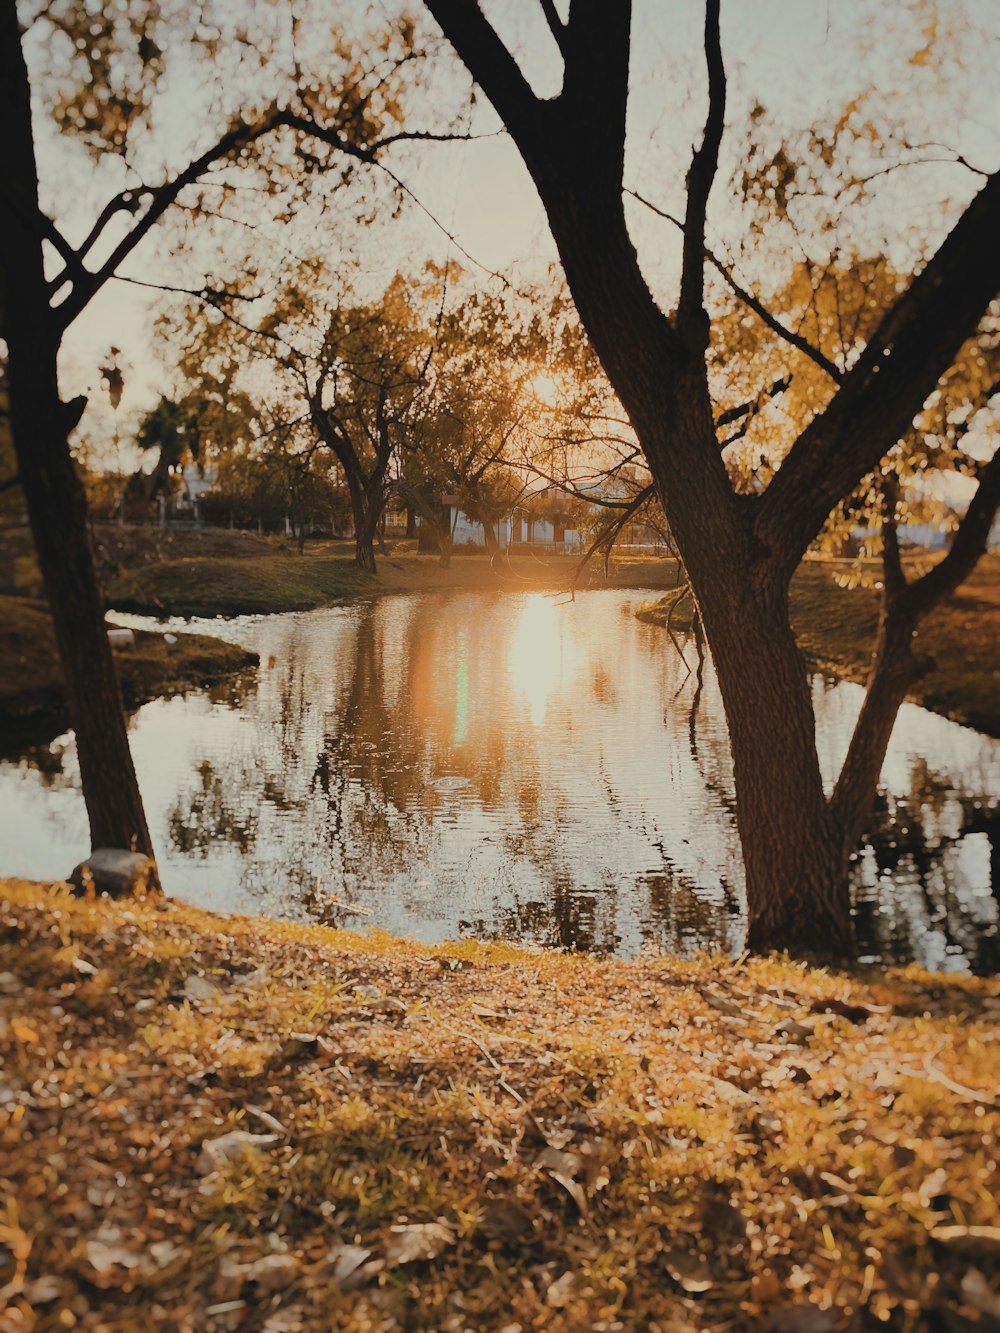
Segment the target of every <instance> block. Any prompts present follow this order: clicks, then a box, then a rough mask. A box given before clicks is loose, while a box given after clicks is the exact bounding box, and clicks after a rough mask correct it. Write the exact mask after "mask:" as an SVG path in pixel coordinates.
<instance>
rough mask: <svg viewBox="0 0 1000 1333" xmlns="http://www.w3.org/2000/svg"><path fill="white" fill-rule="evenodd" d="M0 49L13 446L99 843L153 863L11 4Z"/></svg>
mask: <svg viewBox="0 0 1000 1333" xmlns="http://www.w3.org/2000/svg"><path fill="white" fill-rule="evenodd" d="M0 44H2V57H0V59H2V65H0V87H2V89H3V92H2V103H0V104H2V107H3V122H4V125H5V126H6V127H7V149H8V156H7V170H8V173H9V174H8V181H7V187H8V189H9V190H10V194H9V195H8V199H9V200H10V202H5V205H4V208H3V217H4V221H5V227H4V231H5V241H4V246H3V248H2V250H0V279H2V282H3V292H2V296H3V309H4V311H5V312H6V319H5V327H4V336H5V338H6V341H7V348H8V386H9V393H10V420H11V430H12V434H13V437H14V447H15V450H16V453H17V459H18V467H19V471H20V477H21V483H22V486H23V488H24V497H25V502H26V504H27V508H28V517H29V520H30V523H31V528H32V533H33V535H34V539H35V547H36V551H37V555H38V563H39V567H40V569H41V572H42V578H43V580H44V583H45V591H46V594H47V596H48V600H49V606H50V609H51V612H52V620H53V626H54V629H55V636H56V642H57V644H58V647H59V656H60V660H61V663H62V670H63V676H64V679H65V683H66V694H67V698H68V701H69V709H70V718H71V720H72V723H73V728H74V731H75V732H76V746H77V754H78V757H79V762H80V776H81V781H82V785H83V796H84V801H85V802H86V806H87V814H88V816H89V819H90V836H91V844H92V846H93V847H131V848H134V849H136V850H138V851H142V852H145V853H147V854H149V855H151V854H152V844H151V841H150V837H149V830H148V828H147V825H146V817H145V814H144V811H143V806H142V798H141V796H140V794H139V787H138V783H137V781H136V775H135V769H134V766H133V763H132V756H131V754H130V752H129V746H128V735H127V731H126V727H125V714H124V710H123V707H122V697H121V689H120V686H119V683H118V676H117V673H116V671H115V665H114V660H113V658H112V654H111V648H110V645H109V643H108V636H107V630H106V628H105V623H104V599H103V597H102V595H101V590H100V588H99V586H98V582H97V575H96V570H95V566H94V559H93V552H92V549H91V543H90V534H89V530H88V524H87V505H86V498H85V495H84V491H83V487H82V485H81V482H80V479H79V477H78V476H77V474H76V470H75V467H74V464H73V460H72V457H71V455H70V450H69V442H68V437H69V434H70V432H71V431H72V430H73V428H74V426H75V425H76V422H77V421H78V419H79V415H80V411H81V410H82V404H80V403H79V402H77V403H75V404H64V403H63V402H61V401H60V398H59V386H58V377H57V366H56V360H57V355H58V351H59V342H60V331H59V328H58V326H57V323H56V319H55V317H54V316H53V314H52V312H51V311H50V307H49V297H48V292H47V289H46V283H45V275H44V270H43V266H42V247H41V237H40V233H39V229H38V218H39V213H38V181H37V172H36V168H35V160H34V146H33V140H32V134H31V119H30V109H29V95H28V81H27V72H26V70H25V67H24V61H23V56H22V54H21V47H20V39H19V34H18V30H17V20H16V16H15V13H14V6H13V5H11V6H5V7H4V16H3V20H2V28H0Z"/></svg>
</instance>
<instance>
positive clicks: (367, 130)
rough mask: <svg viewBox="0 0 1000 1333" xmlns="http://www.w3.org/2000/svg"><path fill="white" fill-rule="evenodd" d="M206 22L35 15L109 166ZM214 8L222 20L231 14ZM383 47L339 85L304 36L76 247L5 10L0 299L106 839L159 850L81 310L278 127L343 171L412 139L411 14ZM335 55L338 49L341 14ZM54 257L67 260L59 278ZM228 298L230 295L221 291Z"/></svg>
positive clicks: (208, 291) (95, 831)
mask: <svg viewBox="0 0 1000 1333" xmlns="http://www.w3.org/2000/svg"><path fill="white" fill-rule="evenodd" d="M220 12H221V11H220ZM262 12H263V11H262ZM179 16H180V17H179ZM210 17H211V16H210V15H209V14H207V13H199V14H198V15H197V17H196V20H195V24H196V27H195V30H194V32H193V33H192V34H191V41H190V42H183V41H177V40H176V32H171V30H170V23H171V22H172V21H173V22H179V21H181V19H182V18H183V20H184V21H185V22H190V15H188V14H187V13H186V12H185V10H184V7H181V8H180V9H179V10H176V11H175V10H174V9H173V8H172V7H169V6H167V7H163V6H159V5H153V4H150V5H145V4H143V3H142V2H141V0H135V3H133V2H132V0H121V3H119V4H115V5H106V6H104V7H103V8H102V9H101V13H100V15H96V14H93V13H91V11H90V8H89V7H87V6H74V5H65V4H58V3H57V4H53V5H47V6H45V8H44V10H43V11H41V13H40V14H39V15H38V16H37V17H35V19H34V23H35V24H36V25H38V24H40V25H46V26H47V32H48V36H49V41H48V42H47V45H46V58H47V61H48V63H49V68H50V69H51V70H52V71H53V72H54V74H55V82H56V84H57V87H56V88H55V90H54V92H53V104H54V109H55V111H56V114H57V117H58V118H59V119H60V120H61V125H62V128H63V129H64V130H66V131H67V132H70V133H73V134H76V135H78V136H80V137H81V138H82V139H85V140H86V142H87V143H88V144H89V145H90V146H91V147H92V149H93V154H94V156H95V157H96V158H97V159H99V160H100V159H102V158H103V159H107V158H109V157H114V156H119V157H121V158H122V159H123V167H124V169H125V171H126V172H127V170H128V163H127V153H128V150H129V148H130V146H131V145H130V139H129V135H130V131H132V130H133V129H134V128H135V127H137V126H140V127H141V126H144V123H145V122H147V121H148V113H149V106H150V99H151V95H152V92H153V90H154V89H155V87H156V84H157V82H158V80H159V78H160V76H161V75H162V73H163V71H164V68H165V55H164V44H165V43H167V42H168V41H169V39H170V38H171V37H174V38H175V42H174V45H175V49H178V50H180V51H182V52H189V51H190V50H191V49H193V48H194V47H200V48H202V49H203V52H204V53H205V54H207V56H208V57H209V58H210V59H211V60H213V61H218V59H219V58H220V55H221V51H220V43H219V42H218V41H217V39H216V38H213V37H211V36H209V37H208V38H205V39H204V40H203V39H202V36H201V34H202V33H203V32H207V33H209V34H211V32H212V26H211V22H210V21H209V19H210ZM215 18H216V19H217V20H220V25H221V24H222V20H221V19H220V15H219V14H216V15H215ZM292 26H293V27H295V26H296V25H295V24H294V23H293V25H292ZM283 40H284V34H282V37H281V39H280V40H279V39H276V38H274V34H273V33H272V34H271V41H270V42H268V41H263V40H262V41H260V42H255V41H254V40H253V39H252V38H251V37H249V36H247V35H244V36H243V37H242V39H238V38H237V39H234V43H233V45H234V48H240V50H239V54H241V55H242V56H243V57H245V58H246V63H247V64H248V65H249V64H251V63H252V60H253V59H255V60H257V61H258V62H259V67H260V68H263V67H264V66H265V65H266V64H267V62H268V60H269V59H273V60H274V61H275V64H276V68H279V69H281V70H282V71H283V70H284V66H283V65H281V64H280V62H278V60H277V54H276V50H277V47H278V46H279V45H280V42H281V41H283ZM373 45H374V46H376V47H377V48H378V53H377V54H376V56H375V57H374V58H373V64H372V66H369V67H367V68H366V67H364V66H362V65H359V64H358V62H357V61H356V60H355V59H354V58H353V56H352V55H351V53H350V51H349V50H347V49H346V47H345V46H344V44H343V43H337V42H334V44H333V56H334V59H336V60H337V61H338V62H339V73H340V76H341V77H339V78H336V77H335V78H333V79H331V80H328V82H327V85H326V92H325V93H324V92H322V91H321V90H320V88H319V86H318V83H317V84H315V85H313V84H311V83H310V81H309V78H308V76H307V74H306V72H305V71H304V70H303V68H302V66H301V63H300V56H299V49H298V48H297V49H296V52H295V56H294V59H293V66H294V68H293V70H291V71H290V75H289V78H290V83H289V87H288V88H286V89H284V90H283V91H284V96H283V97H282V99H281V100H280V101H279V100H277V99H275V100H273V101H268V100H267V98H266V97H263V98H261V97H260V94H259V92H258V94H257V97H256V98H254V97H249V96H248V98H247V105H245V106H243V107H238V108H232V109H230V118H228V127H227V128H225V130H224V131H223V132H222V133H221V134H220V135H219V137H218V139H217V140H216V141H215V142H214V143H213V144H211V145H210V146H209V147H207V148H206V149H204V150H203V151H202V152H200V153H199V154H197V155H196V156H195V157H193V158H192V159H191V160H190V161H188V162H187V163H186V165H184V166H183V167H181V168H179V169H178V170H176V171H174V172H171V173H168V175H167V176H166V178H165V179H163V180H162V182H161V184H159V185H157V186H151V185H149V184H147V183H145V182H143V183H141V184H130V185H129V186H127V187H126V188H125V189H123V190H121V191H119V192H118V193H117V194H115V195H113V196H112V197H111V198H110V199H109V200H108V201H107V203H106V204H105V206H104V207H103V208H102V209H101V210H100V211H99V213H98V215H97V217H96V219H95V221H94V224H93V226H92V227H91V228H90V230H89V233H88V234H87V235H86V236H85V237H84V239H83V240H82V241H81V242H80V243H79V244H77V245H73V244H71V243H70V242H69V240H68V239H67V236H66V235H64V234H63V232H62V231H60V229H59V228H58V227H57V226H56V224H55V223H54V222H53V221H52V219H51V218H50V217H49V216H48V215H47V214H46V213H45V212H44V210H43V208H42V206H41V200H40V193H39V173H38V165H37V160H36V151H35V133H34V128H33V125H32V115H31V94H32V88H31V84H30V80H29V74H28V67H27V63H26V60H25V53H24V50H23V48H22V32H21V30H20V28H19V25H18V19H17V12H16V8H15V5H14V4H13V3H8V4H6V5H4V7H3V14H2V17H0V117H2V123H3V126H4V129H5V135H6V145H7V159H6V171H5V179H4V184H3V188H2V194H0V217H2V218H3V223H4V228H3V230H4V243H3V245H2V247H0V303H2V309H3V311H4V326H3V337H4V341H5V343H6V348H7V364H6V375H7V383H8V388H9V397H10V423H11V430H12V435H13V442H14V448H15V451H16V455H17V462H18V474H19V477H20V483H21V486H22V488H23V494H24V498H25V503H26V506H27V510H28V517H29V520H30V523H31V528H32V533H33V535H34V539H35V546H36V551H37V555H38V562H39V566H40V569H41V573H42V577H43V580H44V583H45V589H46V594H47V597H48V601H49V606H50V609H51V613H52V618H53V625H54V628H55V634H56V641H57V644H58V648H59V655H60V660H61V663H62V667H63V675H64V677H65V681H66V692H67V698H68V702H69V711H70V717H71V720H72V722H73V727H74V730H75V733H76V742H77V751H78V755H79V762H80V774H81V782H82V786H83V793H84V800H85V802H86V806H87V813H88V816H89V819H90V829H91V840H92V844H93V845H94V846H95V847H96V846H102V845H108V846H134V847H136V848H138V849H140V850H143V851H145V852H152V845H151V841H150V836H149V830H148V827H147V824H146V817H145V812H144V810H143V805H142V798H141V796H140V793H139V788H138V783H137V781H136V776H135V769H134V766H133V763H132V758H131V754H130V751H129V746H128V738H127V734H126V728H125V720H124V713H123V709H122V698H121V691H120V688H119V685H118V680H117V676H116V674H115V669H114V663H113V660H112V656H111V650H110V647H109V644H108V640H107V634H106V632H105V626H104V599H103V596H102V594H101V590H100V587H99V584H98V580H97V576H96V572H95V567H94V559H93V553H92V550H91V543H90V537H89V532H88V525H87V507H86V498H85V494H84V491H83V488H82V486H81V483H80V479H79V477H78V475H77V473H76V471H75V468H74V463H73V458H72V454H71V449H70V437H71V436H72V433H73V431H74V430H75V428H76V427H77V425H78V424H79V422H80V419H81V416H82V414H83V411H84V409H85V406H86V400H85V399H84V398H82V397H80V398H75V399H73V400H71V401H69V402H65V401H63V399H62V398H61V396H60V388H59V374H58V357H59V351H60V346H61V344H62V341H63V338H64V335H65V334H66V331H67V330H68V329H69V328H70V326H71V325H72V324H73V322H74V320H76V319H77V317H78V316H79V315H80V314H81V312H82V311H83V310H85V309H86V308H87V306H88V305H89V304H90V302H91V301H92V300H93V299H94V297H95V296H96V295H97V294H98V293H99V292H100V291H101V290H102V289H103V288H104V287H105V285H106V284H107V283H108V282H109V281H111V280H112V279H114V278H115V277H116V276H118V274H119V273H120V270H121V267H122V265H123V264H124V263H125V261H126V260H127V259H128V258H129V256H130V255H132V254H133V253H134V252H135V250H136V249H137V247H139V246H140V245H141V243H142V242H143V241H144V239H145V238H146V237H147V236H148V234H149V233H150V231H151V230H152V228H153V227H154V226H155V225H156V224H157V223H158V222H159V221H160V220H161V219H162V218H163V217H164V215H165V214H166V213H167V212H168V210H170V209H171V208H172V207H173V206H174V205H177V204H179V203H182V202H183V201H184V200H185V199H187V198H189V196H190V193H191V190H192V187H194V186H196V185H197V184H198V183H199V182H200V181H202V179H203V178H204V177H205V176H206V174H207V173H209V172H210V170H211V169H212V168H213V167H216V166H218V165H219V164H233V163H236V162H239V161H241V160H243V159H246V157H247V156H248V155H249V153H250V152H251V150H252V149H253V148H254V147H255V146H257V145H260V144H261V143H262V142H264V141H265V140H266V139H268V138H269V137H271V138H273V139H274V140H276V141H278V143H279V144H281V143H282V142H284V141H285V139H287V137H288V136H292V137H293V138H294V141H295V142H296V143H298V142H299V141H300V139H301V138H302V136H306V135H308V136H310V141H311V142H312V143H314V144H317V145H322V146H324V149H325V150H329V153H330V157H331V158H332V159H333V161H335V162H336V163H338V164H339V166H340V174H341V176H344V175H345V174H346V172H347V164H349V163H351V162H363V163H374V162H375V161H376V160H377V158H378V154H379V152H380V151H381V150H383V149H385V148H386V147H388V146H389V145H391V144H392V143H394V142H398V138H399V135H400V134H402V131H401V130H400V129H399V126H400V123H401V116H402V107H401V103H400V100H399V92H400V89H399V78H398V71H399V69H400V68H401V67H402V66H405V65H406V64H408V62H409V61H410V60H411V59H412V58H413V57H414V56H415V54H416V46H415V38H414V32H413V28H412V24H410V23H408V22H404V23H403V24H401V25H400V26H399V28H398V29H397V30H396V31H395V32H394V33H388V34H387V35H386V36H385V38H384V40H383V41H382V42H381V43H377V42H376V43H374V44H373ZM313 49H315V44H314V48H313ZM322 49H323V51H324V53H325V54H326V56H327V58H329V53H330V49H331V48H330V45H329V27H328V26H327V29H326V39H325V40H323V41H322ZM187 72H188V74H190V73H191V71H190V70H189V71H187ZM215 82H216V83H218V80H215ZM223 123H224V124H225V123H226V122H225V121H223ZM282 136H285V139H283V137H282ZM304 157H305V154H304V150H303V156H302V157H300V158H297V159H296V160H297V161H298V162H299V165H302V162H303V160H304ZM308 165H309V168H310V170H312V171H313V172H319V171H324V170H328V169H329V168H330V167H331V165H332V162H331V161H330V160H321V159H320V158H319V157H317V155H316V153H315V152H313V153H311V154H309V155H308ZM157 169H158V170H159V169H160V168H159V167H157ZM133 179H134V178H133ZM215 183H216V185H218V182H215ZM193 204H194V201H192V206H193ZM47 260H52V261H54V267H55V271H54V273H53V274H52V276H50V273H49V269H48V268H47ZM135 280H136V279H133V281H135ZM138 281H140V282H142V281H143V280H142V279H139V280H138ZM154 285H155V284H154ZM202 294H203V295H204V296H205V297H206V298H207V297H209V296H210V295H213V289H212V288H211V286H210V285H208V284H206V286H205V287H204V288H203V289H202ZM214 295H215V296H216V297H217V298H218V299H222V297H221V296H219V294H218V293H217V292H214Z"/></svg>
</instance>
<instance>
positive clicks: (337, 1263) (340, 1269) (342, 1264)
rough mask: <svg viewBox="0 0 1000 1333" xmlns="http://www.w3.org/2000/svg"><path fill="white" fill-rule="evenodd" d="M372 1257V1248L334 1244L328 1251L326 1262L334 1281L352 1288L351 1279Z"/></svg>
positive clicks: (346, 1287)
mask: <svg viewBox="0 0 1000 1333" xmlns="http://www.w3.org/2000/svg"><path fill="white" fill-rule="evenodd" d="M371 1257H372V1252H371V1250H366V1249H364V1248H363V1246H361V1245H334V1246H333V1247H332V1248H331V1249H330V1250H329V1252H328V1253H327V1256H326V1263H327V1266H328V1267H329V1270H330V1276H331V1277H332V1278H333V1280H334V1282H337V1283H339V1284H340V1286H342V1287H344V1288H345V1289H347V1290H350V1288H349V1286H348V1283H349V1282H350V1279H351V1278H352V1277H353V1276H354V1275H355V1273H357V1271H358V1270H359V1269H360V1268H361V1266H362V1264H364V1263H366V1262H367V1260H369V1259H370V1258H371Z"/></svg>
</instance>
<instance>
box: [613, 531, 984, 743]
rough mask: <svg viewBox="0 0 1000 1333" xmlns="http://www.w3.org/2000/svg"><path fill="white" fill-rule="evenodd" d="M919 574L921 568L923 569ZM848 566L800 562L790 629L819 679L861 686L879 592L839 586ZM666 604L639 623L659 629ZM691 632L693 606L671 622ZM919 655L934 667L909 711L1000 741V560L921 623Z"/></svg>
mask: <svg viewBox="0 0 1000 1333" xmlns="http://www.w3.org/2000/svg"><path fill="white" fill-rule="evenodd" d="M923 567H926V565H924V566H923ZM849 569H850V565H849V562H846V561H844V562H840V561H820V560H815V561H806V562H805V563H804V564H803V565H801V566H800V567H799V569H798V571H797V572H796V574H795V577H794V578H793V580H792V586H791V612H792V625H793V626H794V629H795V633H796V635H797V637H798V640H799V645H800V646H801V648H802V650H803V651H804V652H805V653H806V655H807V656H808V657H809V659H810V660H811V661H812V662H813V663H814V664H815V665H816V666H817V667H818V668H819V669H820V670H823V671H827V672H829V673H830V674H831V675H834V676H838V677H840V678H841V679H844V680H854V681H857V682H858V683H861V684H863V683H864V681H865V679H866V678H867V675H868V670H869V665H870V662H871V654H872V649H873V647H874V643H875V634H876V630H877V628H878V616H879V600H880V596H881V594H880V592H879V591H878V589H877V588H876V587H874V586H872V584H873V583H874V580H875V571H869V576H870V579H871V583H870V584H859V585H857V586H855V587H846V586H844V585H843V584H842V583H841V582H839V581H838V577H839V578H841V579H843V578H844V577H845V576H846V575H847V573H848V572H849ZM670 600H671V598H670V597H669V595H668V597H667V598H665V599H663V601H658V602H655V603H651V604H650V605H649V606H647V607H646V608H644V609H643V610H642V611H640V613H639V614H640V618H641V619H643V620H647V621H649V622H650V623H652V624H657V625H664V624H665V623H666V619H667V612H666V606H667V604H669V601H670ZM690 625H691V601H690V598H687V599H686V600H685V601H684V602H681V603H680V604H679V605H678V607H677V609H676V611H675V612H674V613H673V615H672V617H671V626H672V628H673V629H674V630H675V631H681V632H683V631H685V630H687V629H689V628H690ZM920 650H921V652H924V653H927V654H929V655H930V657H931V658H933V660H934V667H933V669H932V670H931V671H929V672H928V674H927V675H926V676H924V677H923V678H922V679H921V680H919V681H917V683H916V684H915V685H914V687H913V689H912V690H911V692H910V694H909V696H908V697H909V698H910V700H911V701H912V702H913V703H918V704H922V705H923V707H924V708H929V709H931V710H932V711H933V712H935V713H941V714H943V715H944V716H945V717H950V718H953V719H954V720H955V721H956V722H963V723H965V724H966V725H968V726H970V727H976V728H978V730H980V731H984V732H986V733H987V734H988V735H990V736H1000V554H997V553H991V554H989V555H987V556H985V557H984V558H983V559H982V560H981V561H980V563H979V565H978V566H977V568H976V570H975V571H974V573H973V575H972V577H971V578H970V579H969V580H968V581H967V582H966V583H965V584H964V585H963V586H962V587H961V588H960V589H959V590H958V592H957V593H955V594H954V595H953V596H952V597H949V598H948V599H947V600H946V601H944V602H943V603H942V604H941V605H940V606H939V607H938V608H937V609H936V610H935V611H934V612H933V614H932V615H931V616H930V617H929V618H928V619H927V621H926V622H925V624H924V627H923V629H922V631H921V636H920Z"/></svg>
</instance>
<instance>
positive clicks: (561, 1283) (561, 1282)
mask: <svg viewBox="0 0 1000 1333" xmlns="http://www.w3.org/2000/svg"><path fill="white" fill-rule="evenodd" d="M579 1290H580V1277H579V1275H578V1274H576V1273H571V1272H566V1273H563V1275H562V1276H561V1277H557V1278H556V1280H555V1282H553V1283H552V1284H551V1286H550V1287H549V1289H548V1291H547V1292H546V1293H545V1303H546V1304H547V1305H549V1306H551V1307H552V1309H553V1310H561V1309H562V1307H563V1306H564V1305H569V1303H570V1301H572V1300H573V1298H574V1297H575V1296H576V1295H577V1294H578V1292H579Z"/></svg>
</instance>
